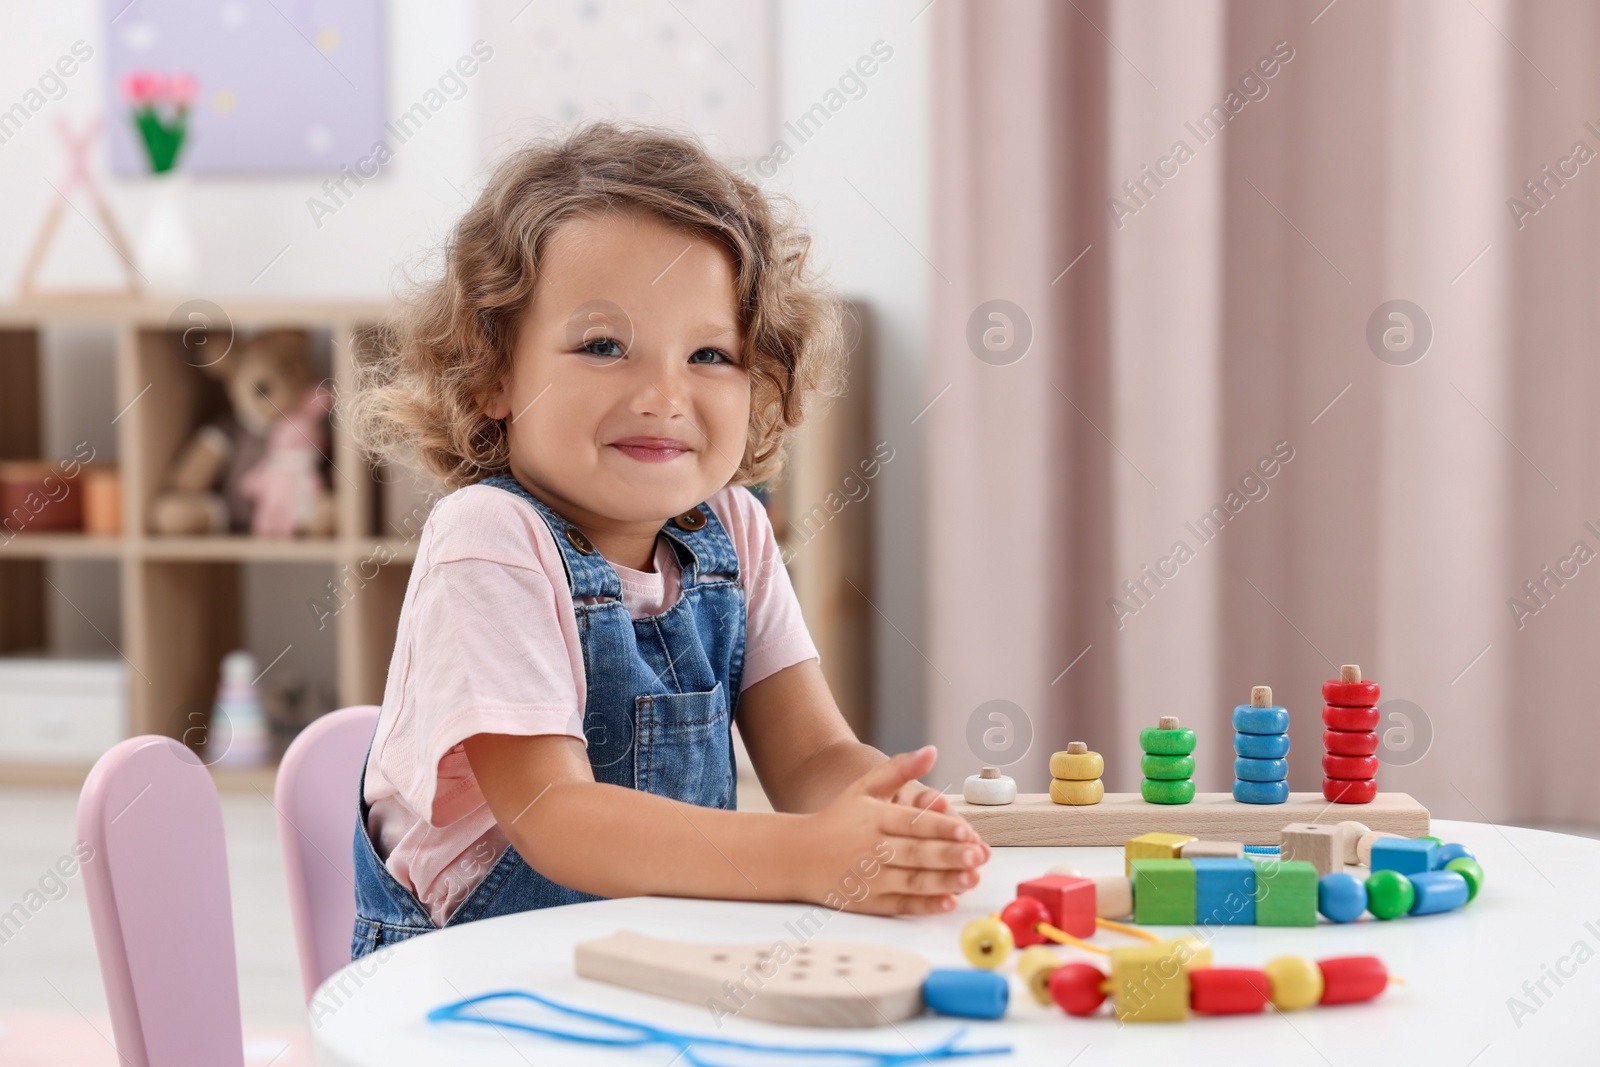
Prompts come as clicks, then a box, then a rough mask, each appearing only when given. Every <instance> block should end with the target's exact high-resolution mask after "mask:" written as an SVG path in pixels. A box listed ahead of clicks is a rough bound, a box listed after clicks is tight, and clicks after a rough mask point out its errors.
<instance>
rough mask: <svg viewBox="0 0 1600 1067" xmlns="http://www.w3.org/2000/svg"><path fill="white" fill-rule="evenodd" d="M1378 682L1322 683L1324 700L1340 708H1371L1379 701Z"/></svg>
mask: <svg viewBox="0 0 1600 1067" xmlns="http://www.w3.org/2000/svg"><path fill="white" fill-rule="evenodd" d="M1378 692H1379V690H1378V683H1377V682H1337V681H1329V682H1323V683H1322V702H1323V703H1324V704H1332V705H1334V706H1335V707H1340V708H1370V707H1372V706H1374V705H1375V704H1377V703H1378Z"/></svg>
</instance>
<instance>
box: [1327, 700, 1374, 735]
mask: <svg viewBox="0 0 1600 1067" xmlns="http://www.w3.org/2000/svg"><path fill="white" fill-rule="evenodd" d="M1322 725H1323V726H1326V727H1327V728H1328V729H1330V730H1348V731H1354V732H1358V733H1371V732H1372V731H1374V730H1376V729H1377V728H1378V709H1377V708H1344V707H1339V706H1337V705H1334V704H1328V705H1325V706H1324V707H1323V709H1322Z"/></svg>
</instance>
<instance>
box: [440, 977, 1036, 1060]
mask: <svg viewBox="0 0 1600 1067" xmlns="http://www.w3.org/2000/svg"><path fill="white" fill-rule="evenodd" d="M507 999H511V1000H531V1001H533V1002H534V1003H536V1004H542V1005H543V1006H545V1007H547V1008H551V1009H553V1010H555V1011H558V1012H564V1013H565V1014H567V1015H573V1016H576V1017H578V1018H580V1019H587V1020H589V1021H590V1022H596V1023H603V1024H605V1025H607V1026H614V1027H616V1028H618V1029H620V1030H623V1031H631V1032H632V1034H631V1036H630V1035H615V1036H612V1035H605V1034H592V1033H582V1032H579V1031H575V1030H561V1029H554V1028H551V1027H544V1026H535V1025H534V1024H532V1023H525V1022H521V1021H518V1020H515V1019H494V1018H490V1017H488V1016H486V1015H484V1014H483V1013H482V1012H481V1011H478V1010H476V1009H477V1006H478V1005H480V1004H483V1003H485V1002H487V1001H492V1000H507ZM428 1021H429V1022H435V1023H439V1022H459V1023H478V1024H482V1025H488V1026H503V1027H507V1028H509V1029H513V1030H521V1031H523V1032H525V1033H530V1034H539V1035H542V1036H544V1037H553V1038H557V1039H558V1040H561V1041H576V1042H581V1043H584V1044H590V1045H609V1046H611V1047H614V1048H619V1047H631V1046H642V1045H667V1046H669V1047H671V1048H673V1049H676V1050H677V1051H678V1052H679V1053H681V1054H682V1056H683V1059H684V1061H685V1062H687V1063H689V1064H692V1065H694V1067H729V1064H730V1062H731V1061H729V1060H714V1061H709V1062H708V1061H707V1060H704V1059H702V1058H700V1056H697V1055H696V1052H695V1050H696V1048H697V1047H706V1048H724V1049H731V1050H738V1051H744V1052H756V1053H766V1054H768V1055H769V1056H770V1055H773V1054H779V1055H783V1056H788V1057H794V1058H805V1057H833V1058H836V1059H844V1058H852V1059H854V1060H858V1061H859V1062H860V1063H862V1064H864V1065H868V1067H898V1065H900V1064H905V1063H912V1062H919V1061H922V1060H930V1059H941V1058H950V1057H956V1056H994V1055H1009V1054H1010V1052H1011V1046H1010V1045H997V1046H993V1047H989V1048H973V1049H958V1048H955V1047H953V1046H954V1045H955V1043H956V1042H957V1041H959V1040H961V1038H962V1037H963V1036H964V1035H965V1034H966V1032H967V1028H966V1027H965V1026H962V1027H958V1028H957V1029H956V1032H955V1033H953V1034H951V1035H950V1036H949V1038H947V1039H946V1040H944V1041H943V1042H941V1043H940V1044H938V1045H936V1046H934V1047H933V1048H930V1049H927V1050H925V1051H920V1052H918V1051H910V1052H881V1051H878V1050H877V1049H863V1048H837V1047H831V1046H801V1045H766V1044H761V1043H759V1042H754V1041H735V1040H733V1039H731V1038H723V1037H707V1036H703V1035H698V1034H685V1033H679V1032H678V1031H676V1030H668V1029H666V1028H664V1027H659V1026H652V1025H650V1024H649V1023H642V1022H637V1021H635V1020H632V1019H623V1018H620V1017H618V1016H615V1015H606V1014H604V1013H603V1012H595V1011H585V1010H584V1009H582V1008H574V1007H572V1006H570V1005H567V1004H561V1003H558V1002H557V1001H554V1000H551V999H549V998H548V997H542V996H540V995H539V994H537V993H529V992H527V991H525V990H520V989H506V990H501V991H499V992H495V993H484V994H482V995H481V996H476V997H468V998H466V999H465V1000H458V1001H456V1002H454V1003H452V1004H445V1005H443V1006H442V1007H438V1008H435V1009H433V1010H432V1011H430V1012H429V1013H428Z"/></svg>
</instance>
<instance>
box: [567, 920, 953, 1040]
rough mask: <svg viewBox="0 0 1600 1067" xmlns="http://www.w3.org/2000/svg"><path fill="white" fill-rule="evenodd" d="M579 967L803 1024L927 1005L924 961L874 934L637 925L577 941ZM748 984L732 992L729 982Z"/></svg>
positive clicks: (880, 1018)
mask: <svg viewBox="0 0 1600 1067" xmlns="http://www.w3.org/2000/svg"><path fill="white" fill-rule="evenodd" d="M573 956H574V963H575V964H576V966H577V971H578V975H579V976H580V977H583V978H593V979H595V980H596V981H600V982H609V983H610V984H612V985H617V986H622V987H624V988H627V989H637V990H641V991H642V992H645V993H654V994H656V995H657V996H662V997H670V998H671V999H673V1000H682V1001H686V1002H688V1003H690V1004H696V1005H704V1004H712V1005H716V1004H722V1005H725V1006H726V1008H725V1010H726V1011H727V1012H728V1013H730V1014H731V1013H733V1012H735V1011H737V1012H738V1013H739V1014H741V1015H743V1016H745V1017H747V1018H752V1019H765V1020H767V1021H768V1022H775V1023H788V1024H790V1025H797V1026H882V1025H883V1024H884V1022H885V1021H889V1022H894V1021H898V1020H901V1019H909V1018H911V1017H912V1016H914V1015H916V1014H918V1013H919V1012H921V1011H922V982H923V980H924V979H925V978H927V976H928V971H929V967H928V961H927V960H925V959H923V958H922V957H921V956H918V955H917V954H915V953H913V952H907V951H905V950H904V949H899V948H894V947H892V946H890V945H883V944H877V943H874V942H869V941H807V942H805V943H804V944H801V945H793V944H790V943H789V942H788V941H784V940H777V941H769V942H760V943H749V944H729V943H716V942H698V941H667V940H663V939H660V938H654V937H647V936H645V935H644V934H640V933H635V932H634V931H632V930H619V931H617V932H616V933H614V934H612V935H611V936H609V937H602V938H598V939H596V940H593V941H580V942H578V944H577V945H576V946H575V948H574V951H573ZM739 988H742V989H745V990H749V991H750V993H749V995H748V996H742V999H741V1000H739V1001H737V1002H736V1001H734V1000H733V999H732V998H731V997H730V995H729V992H728V991H729V989H739Z"/></svg>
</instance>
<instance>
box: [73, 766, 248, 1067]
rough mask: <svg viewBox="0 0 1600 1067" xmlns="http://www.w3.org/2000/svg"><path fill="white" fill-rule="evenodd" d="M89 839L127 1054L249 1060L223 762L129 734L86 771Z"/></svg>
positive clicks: (101, 938) (86, 862)
mask: <svg viewBox="0 0 1600 1067" xmlns="http://www.w3.org/2000/svg"><path fill="white" fill-rule="evenodd" d="M78 840H79V841H80V842H82V845H81V846H80V848H79V851H80V855H81V856H82V863H83V885H84V892H85V895H86V896H87V898H88V902H89V919H90V922H91V924H92V926H93V928H94V941H95V948H96V950H97V952H98V954H99V956H100V976H101V978H102V979H103V980H104V982H105V987H106V1000H107V1002H108V1003H109V1005H110V1008H111V1029H112V1032H113V1033H114V1034H115V1035H116V1041H117V1054H118V1059H119V1061H120V1062H121V1063H122V1064H126V1065H129V1067H243V1065H244V1042H243V1037H242V1034H241V1029H240V1021H239V972H238V966H237V964H236V962H235V957H234V947H233V903H232V897H231V896H230V895H229V890H228V853H227V847H226V845H225V844H224V841H223V835H222V807H221V805H220V803H218V801H217V787H216V785H215V784H214V783H213V782H212V780H211V772H210V771H208V770H206V768H205V767H204V766H203V765H202V764H201V763H200V760H199V758H198V757H196V756H195V754H194V753H193V752H191V751H189V749H187V748H185V747H184V746H183V745H181V744H179V743H178V742H177V741H174V740H173V739H172V738H170V737H150V736H146V737H132V738H129V739H128V740H126V741H123V742H121V743H119V744H118V745H116V746H115V747H113V748H112V749H111V750H110V751H109V752H107V753H106V754H105V755H104V756H101V757H100V759H99V760H98V761H97V762H96V763H95V765H94V769H93V770H92V771H90V772H89V777H88V779H87V780H86V781H85V782H84V783H83V791H82V793H81V794H80V795H79V797H78ZM85 846H86V847H85ZM90 850H92V851H90Z"/></svg>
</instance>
